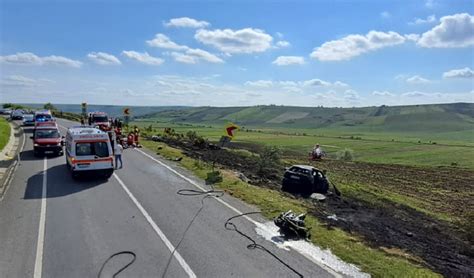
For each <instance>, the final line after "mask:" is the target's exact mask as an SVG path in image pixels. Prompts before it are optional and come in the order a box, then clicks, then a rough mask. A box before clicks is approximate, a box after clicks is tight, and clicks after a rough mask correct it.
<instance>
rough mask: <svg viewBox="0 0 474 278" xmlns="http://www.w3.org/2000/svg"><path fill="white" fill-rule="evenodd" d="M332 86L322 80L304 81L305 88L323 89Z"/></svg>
mask: <svg viewBox="0 0 474 278" xmlns="http://www.w3.org/2000/svg"><path fill="white" fill-rule="evenodd" d="M329 85H331V83H330V82H327V81H324V80H321V79H311V80H306V81H303V86H321V87H327V86H329Z"/></svg>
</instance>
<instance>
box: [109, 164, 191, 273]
mask: <svg viewBox="0 0 474 278" xmlns="http://www.w3.org/2000/svg"><path fill="white" fill-rule="evenodd" d="M114 177H115V179H116V180H117V181H118V183H119V184H120V185H121V186H122V188H123V190H125V192H126V193H127V194H128V196H129V197H130V199H132V201H133V202H134V203H135V205H136V206H137V207H138V209H139V210H140V212H141V213H142V214H143V216H144V217H145V219H146V220H147V221H148V223H149V224H150V225H151V227H152V228H153V230H155V232H156V234H157V235H158V236H159V237H160V238H161V240H162V241H163V242H164V243H165V245H166V247H168V249H169V250H170V252H171V253H172V254H173V256H174V257H175V259H176V260H177V261H178V263H179V264H180V265H181V267H182V268H183V269H184V271H185V272H186V273H187V274H188V276H189V277H193V278H195V277H196V274H194V272H193V270H192V269H191V267H190V266H189V265H188V264H187V263H186V261H185V260H184V259H183V257H181V255H180V254H179V253H178V251H177V250H176V249H175V247H174V246H173V244H171V242H170V241H169V240H168V238H167V237H166V235H165V234H164V233H163V231H161V229H160V228H159V227H158V225H156V223H155V221H153V219H152V218H151V216H150V214H148V212H147V211H146V210H145V209H144V208H143V206H142V205H141V204H140V202H138V200H137V198H135V196H133V194H132V192H130V190H129V189H128V187H127V186H126V185H125V184H124V183H123V181H122V180H121V179H120V178H119V177H118V176H117V174H115V173H114Z"/></svg>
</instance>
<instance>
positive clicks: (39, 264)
mask: <svg viewBox="0 0 474 278" xmlns="http://www.w3.org/2000/svg"><path fill="white" fill-rule="evenodd" d="M43 162H44V163H43V186H42V193H41V211H40V221H39V228H38V241H37V245H36V259H35V270H34V274H33V277H34V278H41V275H42V272H43V246H44V231H45V225H46V195H47V193H48V189H47V184H48V177H47V169H48V159H47V158H46V157H45V158H44V160H43Z"/></svg>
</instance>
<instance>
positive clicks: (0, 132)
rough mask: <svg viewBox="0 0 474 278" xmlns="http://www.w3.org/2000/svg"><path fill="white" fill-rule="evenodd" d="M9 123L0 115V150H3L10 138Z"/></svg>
mask: <svg viewBox="0 0 474 278" xmlns="http://www.w3.org/2000/svg"><path fill="white" fill-rule="evenodd" d="M10 131H11V130H10V125H9V124H8V122H7V121H6V120H5V118H3V117H0V151H1V150H3V148H4V147H5V145H6V144H7V143H8V139H10Z"/></svg>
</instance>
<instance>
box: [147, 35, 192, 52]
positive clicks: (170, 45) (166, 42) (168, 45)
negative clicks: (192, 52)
mask: <svg viewBox="0 0 474 278" xmlns="http://www.w3.org/2000/svg"><path fill="white" fill-rule="evenodd" d="M146 43H147V44H148V45H149V46H152V47H158V48H165V49H173V50H186V49H189V47H187V46H185V45H179V44H177V43H175V42H174V41H172V40H171V39H170V38H168V37H167V36H166V35H164V34H156V35H155V38H154V39H152V40H148V41H146Z"/></svg>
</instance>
